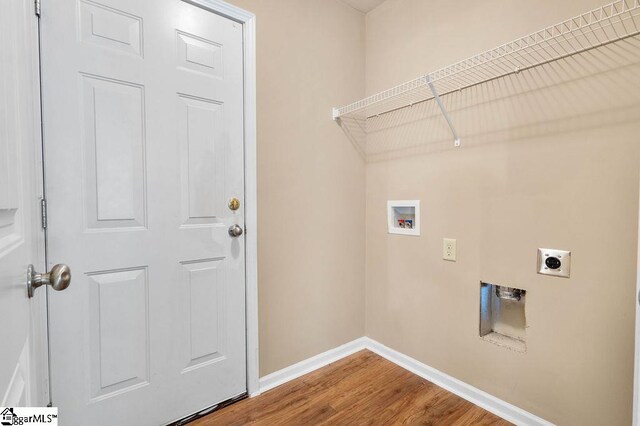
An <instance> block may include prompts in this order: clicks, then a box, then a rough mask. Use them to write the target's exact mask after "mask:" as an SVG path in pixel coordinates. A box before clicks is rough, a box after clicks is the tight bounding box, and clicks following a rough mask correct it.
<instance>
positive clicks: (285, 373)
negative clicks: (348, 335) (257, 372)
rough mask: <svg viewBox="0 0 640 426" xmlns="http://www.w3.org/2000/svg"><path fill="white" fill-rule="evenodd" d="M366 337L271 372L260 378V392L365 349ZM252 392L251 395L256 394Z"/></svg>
mask: <svg viewBox="0 0 640 426" xmlns="http://www.w3.org/2000/svg"><path fill="white" fill-rule="evenodd" d="M365 341H366V338H365V337H361V338H359V339H356V340H353V341H351V342H349V343H345V344H344V345H341V346H338V347H337V348H333V349H329V350H328V351H326V352H323V353H321V354H319V355H316V356H313V357H311V358H308V359H305V360H304V361H300V362H298V363H296V364H293V365H291V366H289V367H286V368H283V369H282V370H278V371H276V372H273V373H271V374H268V375H266V376H264V377H261V378H260V392H261V393H262V392H266V391H268V390H269V389H273V388H275V387H276V386H280V385H282V384H284V383H286V382H288V381H290V380H293V379H296V378H298V377H300V376H304V375H305V374H307V373H311V372H312V371H314V370H317V369H318V368H322V367H324V366H325V365H328V364H331V363H332V362H335V361H337V360H339V359H342V358H344V357H347V356H349V355H352V354H354V353H356V352H358V351H361V350H363V349H365ZM255 395H256V394H252V395H251V396H255Z"/></svg>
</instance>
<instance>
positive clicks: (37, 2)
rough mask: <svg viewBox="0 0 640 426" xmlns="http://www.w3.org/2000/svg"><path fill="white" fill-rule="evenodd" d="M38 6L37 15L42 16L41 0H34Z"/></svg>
mask: <svg viewBox="0 0 640 426" xmlns="http://www.w3.org/2000/svg"><path fill="white" fill-rule="evenodd" d="M34 1H35V7H36V16H40V0H34Z"/></svg>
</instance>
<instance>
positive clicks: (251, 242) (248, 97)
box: [37, 0, 260, 400]
mask: <svg viewBox="0 0 640 426" xmlns="http://www.w3.org/2000/svg"><path fill="white" fill-rule="evenodd" d="M184 1H185V2H187V3H191V4H193V5H195V6H198V7H201V8H203V9H206V10H209V11H211V12H213V13H216V14H218V15H221V16H224V17H226V18H229V19H232V20H234V21H236V22H238V23H240V24H242V28H243V39H244V40H243V63H244V170H245V208H244V211H245V251H246V253H245V268H246V269H245V274H246V327H247V329H246V339H247V340H246V347H247V393H248V394H249V396H256V395H258V394H259V393H260V388H259V359H258V355H259V351H258V342H259V340H258V238H257V237H258V220H257V213H258V210H257V198H258V197H257V170H256V31H255V28H256V24H255V18H256V17H255V15H254V14H253V13H250V12H247V11H245V10H243V9H240V8H238V7H236V6H233V5H231V4H229V3H226V2H224V1H221V0H184ZM37 49H39V46H37ZM41 143H42V139H41ZM40 167H41V165H40ZM38 311H39V312H40V314H41V315H43V316H44V318H46V317H47V314H46V311H47V306H46V304H45V303H42V304H41V308H40V309H38ZM39 324H40V325H41V327H42V328H43V329H44V330H42V331H43V333H41V335H42V337H41V338H40V339H39V340H41V341H43V343H44V345H43V347H44V348H45V350H47V349H46V348H48V341H47V335H46V334H47V333H46V328H47V326H46V324H43V322H39ZM46 358H47V357H46V355H45V360H44V362H46ZM41 362H43V361H41ZM47 373H50V372H47ZM46 376H47V380H46V385H45V386H44V387H45V389H41V392H42V393H44V398H46V400H50V395H49V389H48V379H49V374H46Z"/></svg>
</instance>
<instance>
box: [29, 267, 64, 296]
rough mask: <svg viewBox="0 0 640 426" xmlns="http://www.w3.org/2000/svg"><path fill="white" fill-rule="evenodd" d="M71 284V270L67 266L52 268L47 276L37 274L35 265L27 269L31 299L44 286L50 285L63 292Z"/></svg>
mask: <svg viewBox="0 0 640 426" xmlns="http://www.w3.org/2000/svg"><path fill="white" fill-rule="evenodd" d="M69 284H71V268H69V267H68V266H67V265H64V264H59V265H55V266H54V267H53V268H51V271H49V272H48V273H46V274H39V273H37V272H36V270H35V268H34V267H33V265H29V267H28V268H27V291H28V292H29V297H33V292H34V291H35V290H36V288H38V287H40V286H42V285H50V286H51V287H52V288H53V289H54V290H56V291H62V290H64V289H65V288H67V287H69Z"/></svg>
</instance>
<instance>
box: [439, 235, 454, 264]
mask: <svg viewBox="0 0 640 426" xmlns="http://www.w3.org/2000/svg"><path fill="white" fill-rule="evenodd" d="M456 251H457V247H456V240H454V239H453V238H443V239H442V258H443V259H444V260H448V261H450V262H455V261H456V257H457V253H456Z"/></svg>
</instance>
